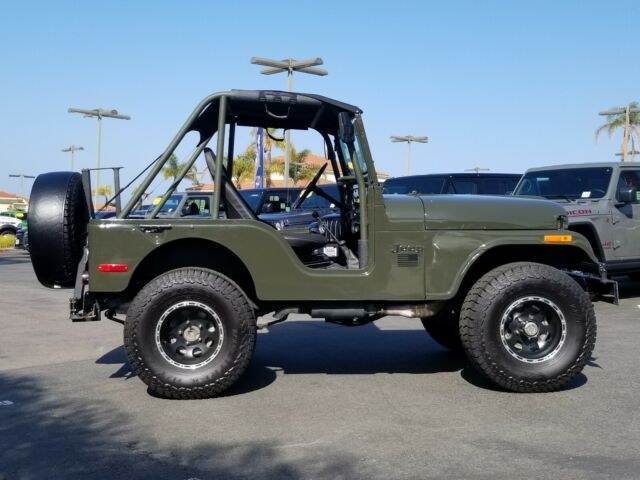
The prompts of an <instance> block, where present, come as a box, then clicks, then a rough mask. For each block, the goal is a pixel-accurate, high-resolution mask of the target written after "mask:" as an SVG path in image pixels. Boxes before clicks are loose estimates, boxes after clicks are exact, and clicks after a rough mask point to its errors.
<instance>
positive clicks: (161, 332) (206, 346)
mask: <svg viewBox="0 0 640 480" xmlns="http://www.w3.org/2000/svg"><path fill="white" fill-rule="evenodd" d="M155 341H156V347H157V348H158V351H159V352H160V355H162V357H163V358H164V359H165V360H166V361H167V362H169V363H170V364H172V365H174V366H176V367H179V368H184V369H189V370H195V369H197V368H200V367H203V366H205V365H207V364H208V363H210V362H211V361H213V359H214V358H216V356H217V355H218V354H219V353H220V349H221V348H222V343H223V341H224V328H223V325H222V320H221V319H220V317H219V316H218V314H217V313H216V312H215V311H214V310H213V309H212V308H211V307H209V306H208V305H206V304H204V303H202V302H197V301H193V300H189V301H184V302H179V303H176V304H174V305H172V306H171V307H169V308H168V309H167V310H166V311H165V312H164V313H163V314H162V315H161V316H160V320H158V323H157V324H156V329H155Z"/></svg>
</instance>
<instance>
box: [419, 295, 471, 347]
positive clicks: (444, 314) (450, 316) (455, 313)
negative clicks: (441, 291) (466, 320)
mask: <svg viewBox="0 0 640 480" xmlns="http://www.w3.org/2000/svg"><path fill="white" fill-rule="evenodd" d="M420 321H421V322H422V325H423V326H424V329H425V330H426V331H427V333H428V334H429V335H431V338H432V339H433V340H434V341H435V342H436V343H438V345H440V346H442V347H444V348H446V349H447V350H450V351H451V352H455V353H462V352H463V348H462V341H461V340H460V301H458V300H452V301H451V302H447V305H445V306H444V307H443V309H442V310H441V311H439V312H438V313H436V314H435V315H434V316H432V317H425V318H421V319H420Z"/></svg>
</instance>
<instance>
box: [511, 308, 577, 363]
mask: <svg viewBox="0 0 640 480" xmlns="http://www.w3.org/2000/svg"><path fill="white" fill-rule="evenodd" d="M566 337H567V322H566V319H565V317H564V315H563V313H562V311H561V310H560V308H559V307H558V306H557V305H556V304H555V303H554V302H552V301H551V300H549V299H548V298H544V297H539V296H529V297H523V298H520V299H518V300H516V301H515V302H513V303H511V304H510V305H509V306H508V307H507V309H506V310H505V312H504V314H503V315H502V319H501V321H500V340H501V341H502V345H503V346H504V348H505V349H506V350H507V352H508V353H509V354H510V355H511V356H513V357H515V358H517V359H518V360H520V361H521V362H525V363H541V362H546V361H548V360H551V359H552V358H553V357H555V356H556V355H557V354H558V352H559V351H560V349H561V348H562V345H563V344H564V342H565V339H566Z"/></svg>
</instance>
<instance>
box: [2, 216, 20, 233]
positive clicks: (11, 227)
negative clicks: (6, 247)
mask: <svg viewBox="0 0 640 480" xmlns="http://www.w3.org/2000/svg"><path fill="white" fill-rule="evenodd" d="M21 225H22V220H21V219H19V218H16V217H15V216H11V215H2V214H0V236H2V237H5V236H9V235H15V234H16V233H17V231H18V229H19V228H20V227H21Z"/></svg>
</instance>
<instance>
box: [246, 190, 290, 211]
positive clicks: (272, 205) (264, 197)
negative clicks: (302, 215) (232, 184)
mask: <svg viewBox="0 0 640 480" xmlns="http://www.w3.org/2000/svg"><path fill="white" fill-rule="evenodd" d="M238 192H239V193H240V195H241V196H242V198H244V200H245V202H247V204H248V205H249V206H250V207H251V208H252V209H253V211H254V212H255V213H256V215H260V214H263V213H264V214H271V213H283V212H288V211H289V210H291V205H292V204H293V202H295V201H296V199H297V198H298V196H300V192H302V188H299V187H291V188H248V189H245V190H238Z"/></svg>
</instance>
